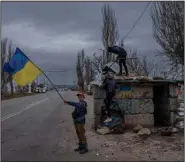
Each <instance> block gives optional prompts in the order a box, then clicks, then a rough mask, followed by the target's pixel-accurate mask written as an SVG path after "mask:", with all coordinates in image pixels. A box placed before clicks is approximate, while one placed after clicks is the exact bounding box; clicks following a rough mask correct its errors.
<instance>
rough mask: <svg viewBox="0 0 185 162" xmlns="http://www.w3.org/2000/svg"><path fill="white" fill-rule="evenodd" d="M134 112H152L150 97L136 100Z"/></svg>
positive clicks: (152, 105)
mask: <svg viewBox="0 0 185 162" xmlns="http://www.w3.org/2000/svg"><path fill="white" fill-rule="evenodd" d="M135 103H136V113H140V114H148V113H154V104H153V100H152V99H143V100H141V99H140V100H136V102H135Z"/></svg>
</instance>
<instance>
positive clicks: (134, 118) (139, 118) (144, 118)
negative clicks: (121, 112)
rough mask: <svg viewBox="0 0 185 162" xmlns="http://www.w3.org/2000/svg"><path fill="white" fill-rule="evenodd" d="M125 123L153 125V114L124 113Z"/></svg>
mask: <svg viewBox="0 0 185 162" xmlns="http://www.w3.org/2000/svg"><path fill="white" fill-rule="evenodd" d="M125 124H126V125H132V126H134V125H137V124H140V125H150V126H152V125H154V115H153V114H138V115H125Z"/></svg>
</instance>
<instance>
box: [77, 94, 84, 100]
mask: <svg viewBox="0 0 185 162" xmlns="http://www.w3.org/2000/svg"><path fill="white" fill-rule="evenodd" d="M77 96H78V99H79V101H83V100H84V99H85V95H84V94H83V93H82V92H79V93H77Z"/></svg>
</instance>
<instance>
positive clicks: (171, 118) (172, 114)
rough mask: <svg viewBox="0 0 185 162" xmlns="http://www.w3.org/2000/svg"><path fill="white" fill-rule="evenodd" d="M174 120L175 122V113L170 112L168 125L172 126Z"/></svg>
mask: <svg viewBox="0 0 185 162" xmlns="http://www.w3.org/2000/svg"><path fill="white" fill-rule="evenodd" d="M175 120H176V115H175V113H174V112H170V123H171V124H174V122H175Z"/></svg>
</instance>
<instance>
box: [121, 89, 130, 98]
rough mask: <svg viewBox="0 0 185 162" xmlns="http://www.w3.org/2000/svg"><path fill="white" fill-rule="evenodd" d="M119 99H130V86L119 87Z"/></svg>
mask: <svg viewBox="0 0 185 162" xmlns="http://www.w3.org/2000/svg"><path fill="white" fill-rule="evenodd" d="M119 97H120V98H132V89H131V86H120V94H119Z"/></svg>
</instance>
